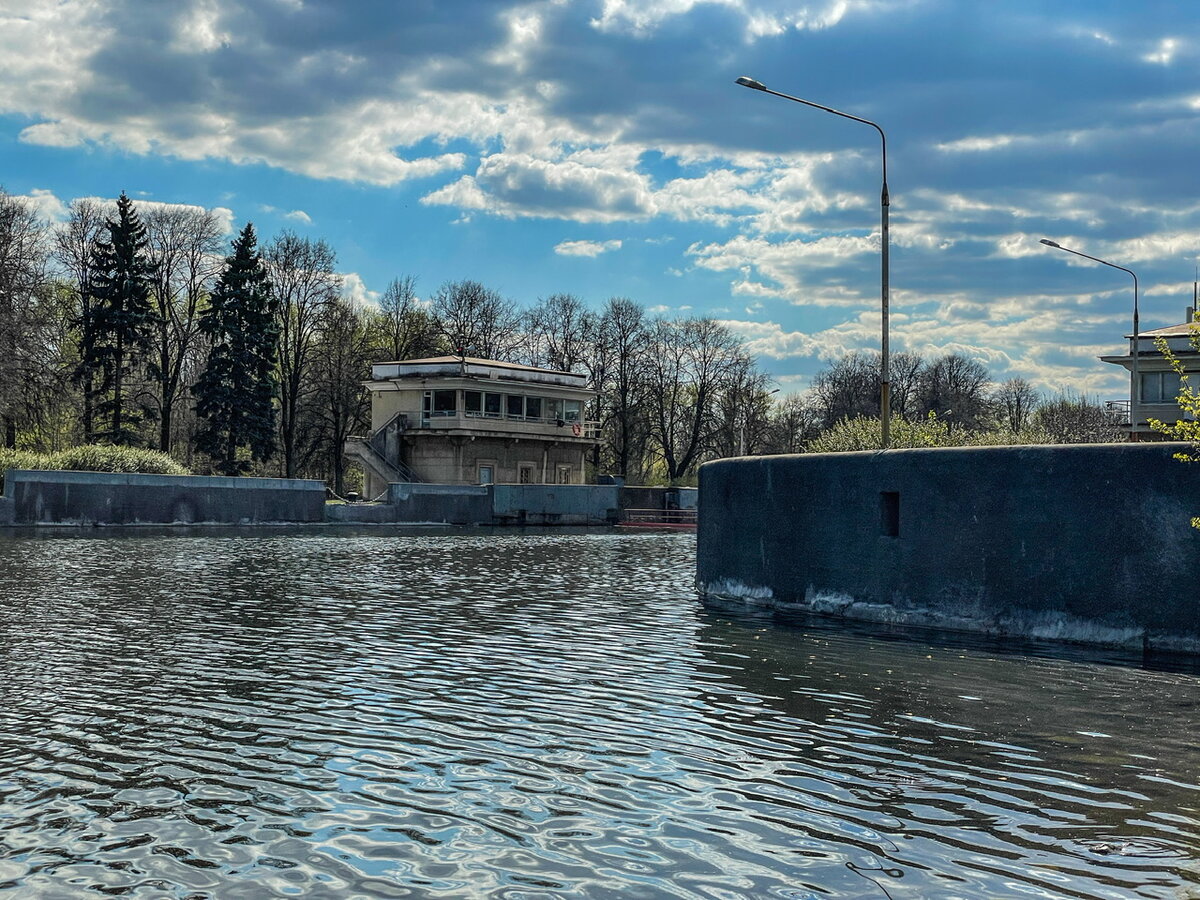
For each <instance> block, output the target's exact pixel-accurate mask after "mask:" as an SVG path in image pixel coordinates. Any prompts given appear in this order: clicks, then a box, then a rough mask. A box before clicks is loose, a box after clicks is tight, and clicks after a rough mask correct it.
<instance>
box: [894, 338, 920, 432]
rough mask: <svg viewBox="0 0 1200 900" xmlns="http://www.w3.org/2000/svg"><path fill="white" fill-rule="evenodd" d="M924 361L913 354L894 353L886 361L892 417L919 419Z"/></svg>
mask: <svg viewBox="0 0 1200 900" xmlns="http://www.w3.org/2000/svg"><path fill="white" fill-rule="evenodd" d="M925 366H926V363H925V360H923V359H921V357H920V356H918V355H917V354H915V353H894V354H892V358H891V359H890V360H889V361H888V375H889V376H890V377H891V383H892V387H891V393H892V415H893V416H900V417H901V418H903V419H909V420H910V421H911V420H912V419H916V418H919V417H921V411H920V408H919V406H920V403H919V394H920V387H921V381H922V377H923V376H924V373H925Z"/></svg>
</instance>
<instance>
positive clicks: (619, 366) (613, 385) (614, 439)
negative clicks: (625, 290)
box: [589, 297, 650, 478]
mask: <svg viewBox="0 0 1200 900" xmlns="http://www.w3.org/2000/svg"><path fill="white" fill-rule="evenodd" d="M589 321H590V323H591V324H590V333H591V341H590V343H591V344H592V346H593V348H594V349H593V353H592V363H591V369H592V387H593V389H595V390H597V391H599V392H600V393H599V396H598V397H597V408H596V416H595V418H596V420H597V421H599V423H600V434H601V436H602V440H603V442H604V444H605V445H606V446H605V451H606V452H607V455H608V456H609V460H608V462H609V463H610V464H611V466H612V470H613V472H614V473H615V474H617V475H619V476H621V477H622V478H631V477H633V476H634V474H635V468H636V469H637V474H641V470H642V465H641V464H642V457H643V455H644V453H645V449H646V445H647V443H648V440H649V427H648V419H649V405H648V403H647V400H646V398H647V392H648V382H647V377H646V374H647V373H646V363H647V353H648V351H649V347H650V331H649V328H648V326H647V322H646V318H645V312H644V311H643V310H642V308H641V307H640V306H638V304H636V303H634V302H633V301H632V300H629V299H627V298H625V297H613V298H611V299H610V300H609V301H608V303H607V304H605V307H604V310H603V311H602V312H601V314H600V316H599V317H598V318H597V319H594V320H589ZM596 449H597V454H599V453H600V452H601V448H600V447H597V448H596ZM599 468H600V462H599V459H597V469H599Z"/></svg>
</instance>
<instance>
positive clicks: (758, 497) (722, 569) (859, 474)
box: [697, 443, 1200, 652]
mask: <svg viewBox="0 0 1200 900" xmlns="http://www.w3.org/2000/svg"><path fill="white" fill-rule="evenodd" d="M1180 449H1181V445H1178V444H1175V445H1172V444H1161V443H1160V444H1110V445H1100V444H1096V445H1079V446H1058V447H1046V446H1041V447H980V448H964V449H939V450H892V451H887V452H882V453H880V452H867V453H838V454H812V455H802V456H777V457H759V458H754V459H739V460H727V461H717V462H712V463H709V464H707V465H705V466H704V467H702V469H701V471H700V517H699V519H700V522H699V530H698V550H697V584H698V587H699V588H700V590H701V592H702V594H704V595H705V596H706V597H707V598H709V599H714V600H718V599H725V600H729V599H735V598H736V599H737V600H739V601H741V602H750V603H755V604H764V605H778V606H795V607H799V608H804V609H809V610H813V611H816V612H821V613H828V614H832V615H839V616H845V617H850V618H856V619H865V620H875V621H882V622H889V623H899V624H917V625H932V626H936V627H943V628H955V629H965V630H972V631H981V632H987V633H993V634H1014V635H1016V634H1019V635H1025V636H1030V637H1038V638H1051V639H1062V640H1072V641H1081V642H1086V643H1096V644H1106V645H1119V646H1137V647H1154V648H1164V649H1184V650H1189V651H1193V652H1194V651H1196V650H1200V531H1197V530H1196V529H1194V528H1192V527H1191V526H1190V519H1191V517H1193V516H1197V515H1200V466H1197V465H1188V464H1186V463H1182V462H1180V461H1178V460H1175V459H1173V458H1172V455H1173V454H1174V453H1176V452H1178V451H1179V450H1180Z"/></svg>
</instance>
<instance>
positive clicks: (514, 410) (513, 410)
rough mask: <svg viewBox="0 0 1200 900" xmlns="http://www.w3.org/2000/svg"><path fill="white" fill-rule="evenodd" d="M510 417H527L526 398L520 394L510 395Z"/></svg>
mask: <svg viewBox="0 0 1200 900" xmlns="http://www.w3.org/2000/svg"><path fill="white" fill-rule="evenodd" d="M508 417H509V418H510V419H523V418H525V398H524V397H522V396H520V395H519V394H509V395H508Z"/></svg>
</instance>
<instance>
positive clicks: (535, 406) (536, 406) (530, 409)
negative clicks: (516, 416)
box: [525, 397, 542, 419]
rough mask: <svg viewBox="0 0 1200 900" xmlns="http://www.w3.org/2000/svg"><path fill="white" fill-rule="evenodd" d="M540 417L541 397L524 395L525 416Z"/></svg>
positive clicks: (528, 417) (529, 417)
mask: <svg viewBox="0 0 1200 900" xmlns="http://www.w3.org/2000/svg"><path fill="white" fill-rule="evenodd" d="M541 417H542V398H541V397H526V398H525V418H527V419H540V418H541Z"/></svg>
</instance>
